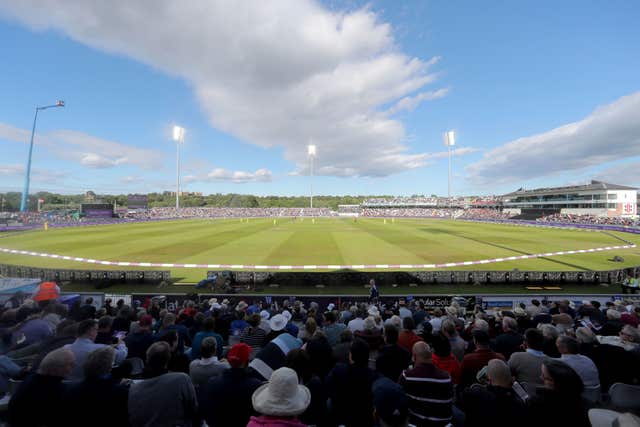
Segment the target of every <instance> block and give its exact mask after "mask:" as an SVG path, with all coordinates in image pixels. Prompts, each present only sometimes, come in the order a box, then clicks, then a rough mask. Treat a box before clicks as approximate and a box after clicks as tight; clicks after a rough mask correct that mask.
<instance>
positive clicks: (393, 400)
mask: <svg viewBox="0 0 640 427" xmlns="http://www.w3.org/2000/svg"><path fill="white" fill-rule="evenodd" d="M372 391H373V418H374V421H375V422H376V424H377V425H379V426H381V427H386V426H393V427H408V426H409V399H408V398H407V395H406V394H405V393H404V390H402V387H401V386H400V385H399V384H397V383H394V382H393V381H391V380H390V379H389V378H386V377H382V378H380V379H379V380H377V381H376V382H375V383H373V390H372Z"/></svg>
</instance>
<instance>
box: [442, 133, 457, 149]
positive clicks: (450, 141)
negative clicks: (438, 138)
mask: <svg viewBox="0 0 640 427" xmlns="http://www.w3.org/2000/svg"><path fill="white" fill-rule="evenodd" d="M442 140H443V141H444V145H446V146H448V147H453V146H454V145H456V134H455V132H454V131H452V130H450V131H447V132H445V133H444V134H443V135H442Z"/></svg>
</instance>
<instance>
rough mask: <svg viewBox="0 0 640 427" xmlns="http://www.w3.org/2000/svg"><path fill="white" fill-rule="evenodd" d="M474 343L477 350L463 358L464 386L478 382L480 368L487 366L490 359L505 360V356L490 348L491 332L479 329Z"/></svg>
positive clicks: (474, 335)
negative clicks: (477, 376)
mask: <svg viewBox="0 0 640 427" xmlns="http://www.w3.org/2000/svg"><path fill="white" fill-rule="evenodd" d="M473 343H474V345H475V348H476V349H475V350H474V351H473V352H472V353H469V354H467V355H465V356H464V359H462V365H461V366H460V368H461V370H462V378H461V380H460V384H461V385H462V386H464V387H467V386H470V385H471V384H473V383H475V382H476V375H477V374H478V372H479V371H480V369H482V368H484V367H485V366H487V363H489V360H492V359H500V360H504V356H503V355H501V354H500V353H496V352H495V351H493V350H491V348H489V334H487V333H486V332H485V331H483V330H477V331H474V332H473Z"/></svg>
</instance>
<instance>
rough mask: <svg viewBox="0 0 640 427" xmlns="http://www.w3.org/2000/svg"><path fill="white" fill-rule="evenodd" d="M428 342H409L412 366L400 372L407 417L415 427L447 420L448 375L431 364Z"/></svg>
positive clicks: (449, 404)
mask: <svg viewBox="0 0 640 427" xmlns="http://www.w3.org/2000/svg"><path fill="white" fill-rule="evenodd" d="M431 355H432V350H431V347H429V344H427V343H425V342H422V341H420V342H417V343H415V344H414V345H413V368H411V369H406V370H404V371H403V372H402V375H400V380H399V381H398V382H399V384H400V385H401V386H402V388H403V390H404V392H405V393H406V394H407V397H408V398H409V416H410V420H411V423H412V424H415V425H416V426H428V427H432V426H433V427H439V426H445V425H447V424H449V423H450V422H451V415H452V405H453V383H452V381H451V377H450V376H449V374H448V373H447V372H445V371H443V370H441V369H438V368H436V367H435V366H434V364H433V361H432V360H431Z"/></svg>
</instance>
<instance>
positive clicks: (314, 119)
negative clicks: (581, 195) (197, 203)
mask: <svg viewBox="0 0 640 427" xmlns="http://www.w3.org/2000/svg"><path fill="white" fill-rule="evenodd" d="M155 5H156V8H154V10H146V9H145V8H144V7H143V4H142V2H141V3H126V2H123V1H114V2H109V4H108V5H106V3H105V4H104V5H103V4H102V3H101V2H94V1H84V2H80V1H78V2H74V1H62V0H45V1H43V2H39V3H38V5H35V4H34V5H32V4H31V2H8V1H0V40H2V42H0V57H2V58H3V61H2V62H3V68H2V77H3V78H2V79H0V91H1V93H2V94H3V101H2V102H0V153H1V154H0V191H4V190H12V191H20V190H21V189H22V183H23V176H24V164H25V160H26V155H27V145H26V142H27V140H28V137H29V132H30V129H31V124H32V120H33V109H34V107H35V106H36V105H46V104H49V103H52V102H55V100H56V99H64V100H65V101H66V107H65V108H64V109H51V110H47V111H44V112H42V113H41V115H40V117H39V119H38V132H37V137H36V144H37V145H36V148H35V150H34V157H33V169H32V178H33V182H32V189H33V190H39V189H44V190H49V191H59V192H65V193H73V192H80V191H83V190H89V189H91V190H94V191H96V192H99V193H104V192H121V193H125V192H138V191H162V190H172V189H173V188H174V186H175V145H174V143H173V142H172V141H171V138H170V130H171V126H172V125H173V124H174V123H178V124H180V125H182V126H184V127H185V128H186V138H185V144H184V146H182V147H181V154H182V176H183V181H184V184H183V189H185V190H189V191H202V192H204V193H217V192H222V193H226V192H239V193H253V194H286V195H290V194H294V195H295V194H306V193H307V192H308V184H309V180H308V177H307V176H306V175H307V174H308V162H307V159H306V145H307V144H308V143H309V141H313V143H314V144H316V145H317V146H318V158H317V159H316V171H317V173H318V176H317V177H316V179H315V191H316V193H318V194H407V195H409V194H432V193H436V194H441V195H444V194H446V191H447V180H446V171H447V159H446V155H445V147H443V145H442V142H441V134H442V132H444V131H446V130H448V129H455V130H456V133H457V147H456V149H457V150H458V151H457V152H456V156H455V157H454V184H453V188H454V194H458V195H460V194H496V193H502V192H508V191H511V190H514V189H516V188H519V187H523V186H524V187H535V186H542V185H560V184H567V183H576V182H583V181H586V180H589V179H592V178H596V179H605V180H609V181H613V182H616V183H620V184H629V185H640V172H639V171H640V74H639V73H638V70H639V69H640V27H639V26H638V25H637V20H638V18H639V17H640V3H638V2H635V1H620V2H615V3H610V2H607V3H605V2H596V1H563V2H551V1H542V2H498V1H491V2H489V1H486V2H449V1H437V2H436V1H415V2H408V1H407V2H399V1H372V2H355V1H345V2H340V1H327V2H324V3H318V2H311V1H307V0H295V1H293V0H291V1H285V0H282V1H277V2H270V1H256V2H251V1H247V2H242V3H237V2H226V1H221V2H216V1H201V2H189V3H185V4H181V6H182V8H180V9H178V3H177V2H170V1H168V0H167V1H158V2H156V3H155ZM54 12H55V13H54Z"/></svg>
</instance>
